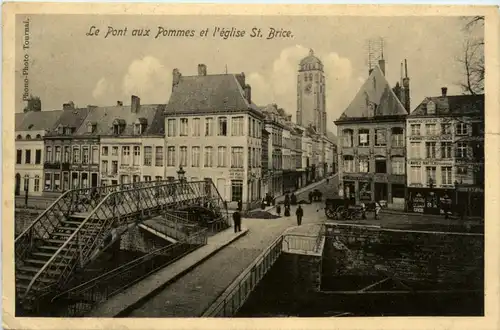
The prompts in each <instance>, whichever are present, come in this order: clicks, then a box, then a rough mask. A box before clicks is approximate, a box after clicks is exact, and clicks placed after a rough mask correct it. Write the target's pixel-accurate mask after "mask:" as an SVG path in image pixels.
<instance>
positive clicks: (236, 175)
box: [229, 169, 244, 180]
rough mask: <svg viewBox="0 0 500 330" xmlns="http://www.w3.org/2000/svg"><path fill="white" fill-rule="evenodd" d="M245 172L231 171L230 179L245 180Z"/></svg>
mask: <svg viewBox="0 0 500 330" xmlns="http://www.w3.org/2000/svg"><path fill="white" fill-rule="evenodd" d="M243 177H244V172H243V169H230V170H229V178H230V179H231V180H243Z"/></svg>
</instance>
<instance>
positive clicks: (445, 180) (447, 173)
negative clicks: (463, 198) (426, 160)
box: [410, 166, 453, 185]
mask: <svg viewBox="0 0 500 330" xmlns="http://www.w3.org/2000/svg"><path fill="white" fill-rule="evenodd" d="M440 171H441V182H437V181H436V179H437V178H436V172H437V167H436V166H426V167H425V177H424V178H422V167H420V166H411V168H410V183H417V184H421V183H423V182H424V183H425V184H429V183H430V182H431V179H432V182H433V183H434V184H435V185H436V184H437V185H439V184H453V181H452V171H453V168H452V167H451V166H441V167H440ZM423 179H425V180H423Z"/></svg>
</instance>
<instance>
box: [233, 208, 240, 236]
mask: <svg viewBox="0 0 500 330" xmlns="http://www.w3.org/2000/svg"><path fill="white" fill-rule="evenodd" d="M233 221H234V232H235V233H237V232H240V231H241V213H240V212H238V211H236V212H234V213H233Z"/></svg>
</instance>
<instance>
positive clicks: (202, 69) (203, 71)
mask: <svg viewBox="0 0 500 330" xmlns="http://www.w3.org/2000/svg"><path fill="white" fill-rule="evenodd" d="M206 75H207V66H206V65H205V64H198V76H206Z"/></svg>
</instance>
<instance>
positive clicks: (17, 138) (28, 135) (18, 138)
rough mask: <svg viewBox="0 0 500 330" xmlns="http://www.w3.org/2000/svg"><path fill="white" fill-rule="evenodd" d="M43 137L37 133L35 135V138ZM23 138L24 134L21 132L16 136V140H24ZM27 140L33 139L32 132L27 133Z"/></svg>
mask: <svg viewBox="0 0 500 330" xmlns="http://www.w3.org/2000/svg"><path fill="white" fill-rule="evenodd" d="M41 138H42V136H41V135H40V134H37V135H36V136H35V139H41ZM22 139H23V136H22V135H21V134H18V135H17V136H16V140H22ZM25 140H31V135H30V134H26V137H25Z"/></svg>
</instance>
